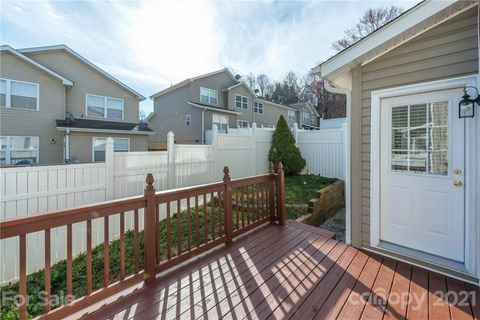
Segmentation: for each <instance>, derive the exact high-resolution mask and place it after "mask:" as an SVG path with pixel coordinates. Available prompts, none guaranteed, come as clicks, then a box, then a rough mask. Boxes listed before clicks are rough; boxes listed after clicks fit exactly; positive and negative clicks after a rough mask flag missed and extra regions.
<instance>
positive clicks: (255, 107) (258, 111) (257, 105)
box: [253, 101, 264, 114]
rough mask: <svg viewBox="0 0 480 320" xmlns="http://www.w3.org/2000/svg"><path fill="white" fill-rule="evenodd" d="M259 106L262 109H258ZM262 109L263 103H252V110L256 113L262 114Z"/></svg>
mask: <svg viewBox="0 0 480 320" xmlns="http://www.w3.org/2000/svg"><path fill="white" fill-rule="evenodd" d="M260 106H262V107H261V108H260ZM263 107H264V106H263V103H261V102H257V101H254V102H253V110H254V111H255V112H256V113H259V114H263V112H264V109H263ZM260 110H261V112H260Z"/></svg>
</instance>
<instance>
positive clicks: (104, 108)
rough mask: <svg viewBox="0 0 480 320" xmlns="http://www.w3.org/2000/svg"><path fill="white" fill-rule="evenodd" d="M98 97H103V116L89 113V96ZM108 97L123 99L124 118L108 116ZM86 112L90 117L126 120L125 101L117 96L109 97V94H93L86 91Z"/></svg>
mask: <svg viewBox="0 0 480 320" xmlns="http://www.w3.org/2000/svg"><path fill="white" fill-rule="evenodd" d="M89 96H90V97H97V98H103V117H95V116H90V115H88V97H89ZM108 99H115V100H120V101H122V118H121V119H119V118H109V117H108V112H107V110H108V108H107V100H108ZM85 114H86V115H87V117H88V118H95V119H109V120H125V101H124V100H123V99H122V98H116V97H107V96H99V95H98V94H91V93H86V94H85Z"/></svg>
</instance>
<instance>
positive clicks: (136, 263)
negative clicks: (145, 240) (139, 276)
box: [133, 209, 140, 273]
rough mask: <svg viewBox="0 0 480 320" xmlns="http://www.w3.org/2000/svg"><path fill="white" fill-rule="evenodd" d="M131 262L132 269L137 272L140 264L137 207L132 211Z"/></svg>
mask: <svg viewBox="0 0 480 320" xmlns="http://www.w3.org/2000/svg"><path fill="white" fill-rule="evenodd" d="M133 226H134V227H133V228H134V230H133V264H134V268H135V269H134V270H135V273H138V272H139V271H140V265H139V249H140V243H139V242H138V209H135V212H134V213H133Z"/></svg>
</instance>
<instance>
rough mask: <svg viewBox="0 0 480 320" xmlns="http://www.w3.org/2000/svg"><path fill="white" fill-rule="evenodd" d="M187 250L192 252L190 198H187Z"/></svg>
mask: <svg viewBox="0 0 480 320" xmlns="http://www.w3.org/2000/svg"><path fill="white" fill-rule="evenodd" d="M187 229H188V235H187V248H188V251H190V250H192V227H191V225H190V197H188V198H187Z"/></svg>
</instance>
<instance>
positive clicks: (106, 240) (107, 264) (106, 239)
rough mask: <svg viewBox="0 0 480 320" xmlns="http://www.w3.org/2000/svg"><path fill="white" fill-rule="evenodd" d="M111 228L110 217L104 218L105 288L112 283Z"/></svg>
mask: <svg viewBox="0 0 480 320" xmlns="http://www.w3.org/2000/svg"><path fill="white" fill-rule="evenodd" d="M108 234H109V226H108V216H105V217H104V218H103V259H104V267H103V286H104V287H105V288H106V287H108V285H109V283H110V252H109V235H108Z"/></svg>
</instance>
